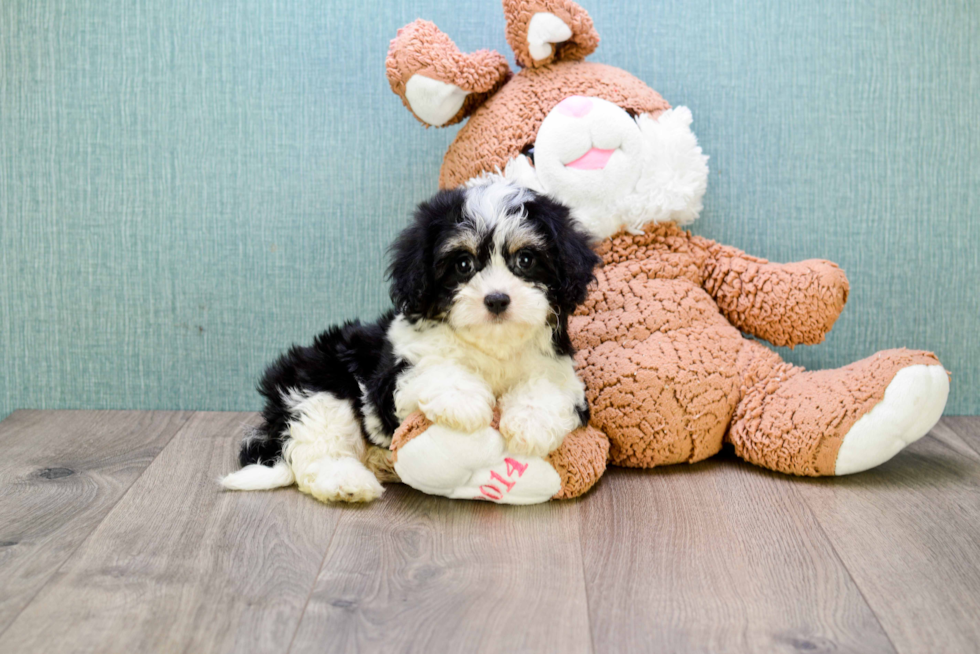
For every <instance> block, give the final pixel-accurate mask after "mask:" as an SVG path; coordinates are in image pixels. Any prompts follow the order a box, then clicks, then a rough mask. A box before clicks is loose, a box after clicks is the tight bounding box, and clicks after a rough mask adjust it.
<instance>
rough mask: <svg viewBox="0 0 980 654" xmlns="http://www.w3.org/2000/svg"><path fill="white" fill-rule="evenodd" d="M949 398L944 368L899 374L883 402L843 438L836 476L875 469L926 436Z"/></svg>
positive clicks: (914, 369)
mask: <svg viewBox="0 0 980 654" xmlns="http://www.w3.org/2000/svg"><path fill="white" fill-rule="evenodd" d="M948 395H949V377H948V376H947V374H946V370H945V369H944V368H943V367H942V366H937V365H914V366H908V367H906V368H902V369H901V370H899V371H898V373H897V374H896V375H895V377H894V378H893V379H892V381H891V383H889V384H888V387H887V388H886V389H885V397H884V399H883V400H882V401H881V402H879V403H878V404H876V405H875V406H874V408H873V409H871V411H869V412H868V413H866V414H865V415H864V416H862V417H861V418H860V419H859V420H858V421H857V422H856V423H854V425H853V426H852V427H851V428H850V430H849V431H848V432H847V434H846V435H845V436H844V439H843V441H842V442H841V446H840V450H838V452H837V463H836V467H835V471H834V474H836V475H850V474H853V473H855V472H862V471H864V470H868V469H869V468H874V467H875V466H878V465H881V464H882V463H884V462H885V461H887V460H888V459H890V458H892V457H893V456H895V455H896V454H898V453H899V452H900V451H901V450H902V449H903V448H905V447H906V446H907V445H910V444H911V443H914V442H915V441H917V440H919V439H920V438H922V437H923V436H925V435H926V434H927V433H929V430H930V429H932V428H933V426H935V424H936V423H937V422H939V418H940V417H941V416H942V414H943V409H944V408H945V407H946V398H947V397H948Z"/></svg>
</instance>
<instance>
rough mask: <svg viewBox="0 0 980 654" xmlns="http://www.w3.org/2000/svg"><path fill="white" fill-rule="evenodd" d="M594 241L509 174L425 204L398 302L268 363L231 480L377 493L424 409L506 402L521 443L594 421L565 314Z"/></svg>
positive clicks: (250, 485) (583, 278)
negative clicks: (381, 472)
mask: <svg viewBox="0 0 980 654" xmlns="http://www.w3.org/2000/svg"><path fill="white" fill-rule="evenodd" d="M589 240H590V237H589V236H588V235H587V233H586V232H585V231H584V230H583V229H581V228H579V227H578V225H577V224H576V223H575V222H574V219H573V218H571V216H570V215H569V212H568V210H567V209H566V208H565V207H564V206H563V205H561V204H558V203H557V202H555V201H554V200H551V199H550V198H548V197H545V196H541V195H538V194H536V193H534V192H533V191H530V190H527V189H524V188H521V187H518V186H515V185H512V184H511V183H509V182H505V181H503V180H502V178H499V177H492V178H487V179H485V180H482V181H481V182H480V183H478V184H475V185H473V186H471V187H469V188H459V189H454V190H450V191H441V192H440V193H439V194H437V195H436V196H435V197H433V198H432V199H431V200H429V201H428V202H425V203H423V204H422V205H421V206H420V207H419V208H418V210H417V211H416V213H415V217H414V220H413V222H412V224H411V225H410V226H409V227H408V228H406V229H405V230H404V231H403V232H402V234H401V235H400V236H399V237H398V239H397V241H396V242H395V243H394V245H393V246H392V248H391V254H392V261H391V265H390V267H389V270H388V274H389V279H390V281H391V297H392V300H393V301H394V304H395V309H394V310H393V311H390V312H388V313H387V314H385V315H384V316H382V318H381V319H380V320H379V321H378V322H376V323H373V324H362V323H360V322H357V321H354V322H347V323H345V324H344V325H342V326H338V327H331V328H330V329H328V330H327V331H325V332H323V333H322V334H320V335H319V336H317V337H316V339H315V340H314V342H313V345H311V346H309V347H293V348H292V349H290V350H289V351H288V352H287V353H286V354H285V355H283V356H282V357H280V358H279V360H278V361H276V362H275V363H274V364H272V365H271V366H270V367H269V369H268V370H267V371H266V373H265V376H264V377H263V379H262V381H261V383H260V385H259V392H260V393H261V394H262V395H263V396H264V397H265V399H266V405H265V409H264V411H263V413H262V417H263V424H262V425H261V427H260V428H259V429H258V430H257V431H256V432H255V433H254V434H252V435H250V436H249V437H247V438H246V439H245V440H244V441H243V443H242V448H241V453H240V457H239V458H240V462H241V465H242V466H243V468H242V469H241V470H239V471H237V472H235V473H233V474H231V475H229V476H227V477H225V478H224V479H223V480H222V483H223V485H224V486H225V487H226V488H229V489H234V490H258V489H266V488H275V487H278V486H287V485H290V484H292V483H294V482H295V483H296V484H297V485H298V486H299V488H300V490H302V491H303V492H306V493H309V494H311V495H313V496H314V497H316V498H317V499H319V500H322V501H348V502H363V501H370V500H373V499H375V498H377V497H378V496H379V495H380V494H381V492H382V490H383V489H382V487H381V484H380V483H379V482H378V480H377V479H376V477H375V475H374V474H373V473H372V472H371V471H370V470H369V468H368V467H367V466H365V461H366V459H367V457H368V456H369V455H368V451H369V449H371V448H370V445H371V444H374V445H376V446H380V447H383V448H387V447H388V446H389V445H390V443H391V438H392V434H393V433H394V431H395V429H396V427H398V425H399V424H400V422H401V421H402V420H403V419H404V418H405V417H407V416H408V415H409V414H410V413H412V412H414V411H416V410H420V411H421V412H422V413H423V414H425V416H426V417H427V418H429V419H430V420H432V421H433V422H436V423H440V424H443V425H445V426H447V427H450V428H453V429H456V430H459V431H461V432H466V433H472V432H475V431H477V430H479V429H482V428H484V427H486V426H488V425H489V424H490V422H491V420H492V418H493V409H494V407H495V406H496V407H498V408H499V410H500V413H501V419H500V433H501V434H502V435H503V437H504V439H505V440H506V441H507V447H508V449H509V450H510V451H512V452H514V453H517V454H526V455H538V456H543V455H545V454H547V453H548V452H550V451H552V450H554V449H555V448H557V447H558V446H559V445H561V443H562V440H563V439H564V437H565V435H566V434H567V433H569V432H570V431H572V430H573V429H575V428H577V427H579V426H580V425H582V424H584V423H585V422H586V421H587V420H588V406H587V404H586V401H585V389H584V386H583V384H582V382H581V381H580V380H579V378H578V377H577V376H576V374H575V369H574V365H573V362H572V353H573V352H572V345H571V342H570V340H569V337H568V330H567V325H568V317H569V316H570V315H571V314H572V313H573V312H574V311H575V308H576V306H577V305H579V304H581V303H582V302H583V301H584V300H585V296H586V290H587V287H588V285H589V283H590V282H591V281H592V279H593V268H594V267H595V266H596V265H597V264H598V262H599V258H598V257H597V256H596V254H595V253H594V252H593V251H592V249H591V248H590V247H589V246H590V243H589Z"/></svg>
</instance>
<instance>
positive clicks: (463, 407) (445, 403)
mask: <svg viewBox="0 0 980 654" xmlns="http://www.w3.org/2000/svg"><path fill="white" fill-rule="evenodd" d="M494 404H495V398H494V396H493V391H492V390H491V389H490V386H488V385H487V383H486V382H484V381H483V380H482V379H480V378H479V377H477V376H476V375H474V374H472V373H470V372H469V371H467V370H465V369H463V368H461V367H459V366H457V365H453V364H451V363H440V364H435V365H422V366H416V367H415V369H413V370H412V372H411V373H409V374H408V375H406V376H405V378H404V379H403V380H402V381H399V383H398V390H397V391H395V410H396V412H397V413H398V415H400V416H407V415H408V414H410V413H412V412H413V411H415V410H416V409H418V410H419V411H421V412H422V413H423V414H425V417H426V418H428V419H429V420H431V421H432V422H436V423H439V424H441V425H445V426H446V427H450V428H452V429H456V430H458V431H462V432H467V433H472V432H475V431H478V430H480V429H483V428H484V427H487V426H489V425H490V422H491V421H492V420H493V407H494Z"/></svg>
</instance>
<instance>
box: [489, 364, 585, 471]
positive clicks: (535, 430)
mask: <svg viewBox="0 0 980 654" xmlns="http://www.w3.org/2000/svg"><path fill="white" fill-rule="evenodd" d="M582 395H583V394H582V391H581V387H580V386H579V387H578V388H568V389H562V388H561V387H560V386H558V385H557V384H555V383H554V382H552V381H549V380H548V379H544V378H540V377H539V378H535V379H532V380H529V381H527V382H524V383H522V384H520V385H518V386H517V387H515V388H513V389H511V390H510V391H508V392H507V393H506V394H505V395H504V396H503V397H501V398H500V434H501V435H502V436H503V437H504V440H505V441H506V442H507V449H508V450H510V451H511V452H513V453H515V454H525V455H527V456H545V455H547V454H548V453H549V452H553V451H554V450H556V449H558V448H559V447H560V446H561V444H562V441H564V440H565V436H566V435H567V434H568V433H569V432H570V431H572V430H574V429H576V428H578V427H580V426H581V419H580V418H579V413H578V410H577V409H576V407H577V406H578V405H580V404H583V403H584V397H582Z"/></svg>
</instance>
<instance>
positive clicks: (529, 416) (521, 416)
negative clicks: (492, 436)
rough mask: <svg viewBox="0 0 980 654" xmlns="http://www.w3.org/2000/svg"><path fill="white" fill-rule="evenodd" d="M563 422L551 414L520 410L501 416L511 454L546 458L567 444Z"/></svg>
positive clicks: (502, 431) (512, 410)
mask: <svg viewBox="0 0 980 654" xmlns="http://www.w3.org/2000/svg"><path fill="white" fill-rule="evenodd" d="M560 422H561V421H560V420H557V419H555V418H554V417H553V416H551V415H549V414H548V412H547V411H542V410H541V409H534V408H532V407H519V408H514V409H511V410H510V411H505V412H504V413H503V414H502V415H501V416H500V434H501V435H502V436H503V437H504V441H505V442H506V443H507V449H508V451H510V452H513V453H514V454H523V455H525V456H540V457H544V456H547V454H548V453H549V452H552V451H553V450H556V449H558V446H559V445H561V443H562V440H564V436H565V433H566V431H565V430H564V429H563V428H560V427H559V423H560Z"/></svg>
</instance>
